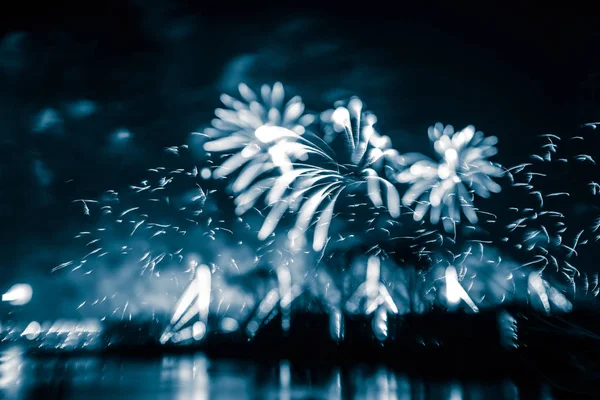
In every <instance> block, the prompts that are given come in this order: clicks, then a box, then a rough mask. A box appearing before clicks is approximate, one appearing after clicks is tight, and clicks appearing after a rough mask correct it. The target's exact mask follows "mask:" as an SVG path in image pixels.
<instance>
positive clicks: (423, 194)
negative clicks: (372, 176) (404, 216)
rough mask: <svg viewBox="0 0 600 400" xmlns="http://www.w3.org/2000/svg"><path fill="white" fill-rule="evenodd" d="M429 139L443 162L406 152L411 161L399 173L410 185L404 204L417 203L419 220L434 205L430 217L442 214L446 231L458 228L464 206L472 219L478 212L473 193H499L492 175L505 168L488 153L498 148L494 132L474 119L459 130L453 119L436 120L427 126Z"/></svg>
mask: <svg viewBox="0 0 600 400" xmlns="http://www.w3.org/2000/svg"><path fill="white" fill-rule="evenodd" d="M427 133H428V135H429V140H431V142H432V143H433V148H434V149H435V152H436V153H437V154H438V156H439V157H440V159H441V162H440V163H436V162H435V161H433V160H431V159H429V158H427V157H426V156H424V155H422V154H419V153H408V154H404V155H403V156H402V158H403V161H404V163H405V164H406V165H407V166H408V167H409V168H407V169H406V170H404V171H402V172H401V173H399V174H398V175H397V176H396V179H397V181H398V182H400V183H409V184H411V187H410V188H409V189H408V190H407V191H406V192H405V193H404V195H403V196H402V204H403V205H405V206H410V205H412V204H414V203H416V204H417V206H416V208H415V212H414V218H415V220H421V219H423V217H424V216H425V214H426V212H427V210H429V209H430V220H431V223H432V224H437V223H438V222H439V221H440V219H441V220H442V223H443V225H444V228H445V230H446V232H453V231H455V224H457V223H459V222H460V220H461V218H460V214H461V211H462V212H463V213H464V214H465V216H466V217H467V219H468V220H469V222H470V223H472V224H476V223H477V222H478V217H477V213H476V208H475V207H474V205H473V200H474V194H476V195H478V196H481V197H489V196H490V193H498V192H500V190H501V187H500V185H498V184H497V183H496V182H494V181H493V179H492V178H498V177H501V176H502V175H503V173H504V170H503V169H502V168H501V167H500V166H499V165H497V164H494V163H492V162H490V161H488V158H489V157H491V156H493V155H495V154H496V153H497V149H496V147H495V145H496V143H497V142H498V139H497V138H496V137H495V136H489V137H485V136H484V135H483V133H482V132H480V131H475V127H473V126H472V125H469V126H467V127H466V128H464V129H463V130H461V131H458V132H455V131H454V127H453V126H452V125H447V126H446V127H444V125H442V124H441V123H437V124H435V125H434V126H432V127H429V130H428V132H427Z"/></svg>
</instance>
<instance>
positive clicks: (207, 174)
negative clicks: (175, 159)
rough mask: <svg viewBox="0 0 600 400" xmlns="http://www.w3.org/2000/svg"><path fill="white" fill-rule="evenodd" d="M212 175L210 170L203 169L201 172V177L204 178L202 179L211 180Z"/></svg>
mask: <svg viewBox="0 0 600 400" xmlns="http://www.w3.org/2000/svg"><path fill="white" fill-rule="evenodd" d="M211 175H212V173H211V172H210V169H209V168H202V170H201V171H200V176H201V177H202V179H210V177H211Z"/></svg>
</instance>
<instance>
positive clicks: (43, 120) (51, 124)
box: [33, 108, 63, 133]
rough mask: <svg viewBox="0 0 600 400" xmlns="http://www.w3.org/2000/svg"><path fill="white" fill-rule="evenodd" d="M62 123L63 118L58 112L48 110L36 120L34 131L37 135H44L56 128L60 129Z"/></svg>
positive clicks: (43, 111)
mask: <svg viewBox="0 0 600 400" xmlns="http://www.w3.org/2000/svg"><path fill="white" fill-rule="evenodd" d="M62 122H63V120H62V117H61V116H60V114H59V113H58V112H57V111H56V110H54V109H53V108H46V109H44V110H42V111H41V112H40V113H39V114H38V115H37V117H36V118H35V122H34V125H33V131H34V132H36V133H44V132H47V131H50V130H52V129H54V128H58V127H59V126H60V125H62Z"/></svg>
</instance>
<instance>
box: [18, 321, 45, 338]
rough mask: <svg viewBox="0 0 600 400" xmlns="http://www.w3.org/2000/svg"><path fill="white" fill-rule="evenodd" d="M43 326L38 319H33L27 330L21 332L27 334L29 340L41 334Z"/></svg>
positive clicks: (23, 334) (22, 334)
mask: <svg viewBox="0 0 600 400" xmlns="http://www.w3.org/2000/svg"><path fill="white" fill-rule="evenodd" d="M41 331H42V327H41V325H40V324H39V322H37V321H31V322H30V323H29V325H27V327H26V328H25V330H24V331H23V332H22V333H21V336H25V337H26V338H27V339H29V340H34V339H35V338H37V337H38V336H39V335H40V332H41Z"/></svg>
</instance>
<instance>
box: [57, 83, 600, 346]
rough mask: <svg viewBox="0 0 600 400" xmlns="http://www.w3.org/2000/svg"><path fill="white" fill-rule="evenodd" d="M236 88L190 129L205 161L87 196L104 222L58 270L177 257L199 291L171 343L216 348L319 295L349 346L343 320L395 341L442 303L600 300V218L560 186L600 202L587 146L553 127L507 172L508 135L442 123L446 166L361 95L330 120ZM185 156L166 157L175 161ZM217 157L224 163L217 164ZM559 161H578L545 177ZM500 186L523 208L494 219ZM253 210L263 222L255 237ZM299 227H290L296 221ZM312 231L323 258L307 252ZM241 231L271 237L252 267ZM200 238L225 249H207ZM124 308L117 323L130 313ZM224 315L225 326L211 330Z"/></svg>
mask: <svg viewBox="0 0 600 400" xmlns="http://www.w3.org/2000/svg"><path fill="white" fill-rule="evenodd" d="M239 92H240V96H241V98H242V100H238V99H235V98H233V97H231V96H228V95H223V96H222V97H221V100H222V102H223V103H224V104H225V106H226V108H225V109H217V110H216V111H215V114H216V116H217V118H216V119H214V120H213V122H212V127H210V128H207V129H205V130H204V131H203V132H202V133H195V134H194V135H195V136H196V137H197V136H198V135H199V136H200V137H202V138H204V139H206V140H205V141H204V143H203V149H204V150H205V151H206V152H208V153H209V155H210V156H211V157H210V159H209V160H208V161H207V163H206V165H201V168H198V167H197V166H196V165H192V164H190V165H188V166H187V168H181V167H182V165H176V166H175V167H173V168H166V167H157V168H151V169H149V171H148V172H149V173H150V177H149V178H148V179H146V180H143V181H142V182H140V183H139V184H137V185H132V186H130V187H129V190H128V191H127V192H126V193H122V194H121V193H117V192H116V191H114V190H109V191H107V192H106V193H105V194H104V195H103V196H102V197H101V198H99V199H78V200H75V201H74V202H75V203H78V204H79V205H80V206H81V207H82V208H83V211H84V214H85V215H86V216H88V217H93V216H97V217H96V218H97V224H98V225H99V226H100V227H99V228H96V229H90V230H88V231H82V232H80V233H79V234H78V235H77V236H76V238H77V239H84V240H85V241H86V244H85V247H86V254H85V255H84V256H82V257H81V258H80V259H78V260H77V261H76V260H72V261H69V262H67V263H64V264H61V265H59V266H57V267H56V268H55V270H60V269H64V268H69V269H70V271H71V272H74V271H76V270H78V269H82V270H85V273H86V274H89V273H92V271H93V266H92V264H93V262H98V261H97V260H98V259H100V258H104V257H106V258H108V257H111V255H112V254H116V253H118V254H119V255H120V256H121V257H128V259H127V260H128V261H126V262H122V263H121V264H129V265H131V264H138V265H139V266H140V275H144V274H149V275H151V276H155V277H157V278H158V277H160V273H161V269H160V266H161V265H164V264H165V263H170V264H182V265H186V266H187V267H183V268H187V269H186V271H185V272H186V273H189V282H190V283H189V286H188V287H187V288H186V289H185V290H180V292H179V293H181V292H183V295H181V296H178V297H179V300H178V302H177V304H176V305H175V308H174V309H173V310H172V315H171V318H170V323H169V325H168V327H167V329H166V330H165V331H164V334H163V337H162V340H161V341H162V342H163V343H165V342H167V341H172V342H185V341H187V340H191V339H194V340H202V339H203V338H204V337H205V335H206V334H207V333H208V332H209V331H210V330H211V329H213V328H212V327H214V326H216V327H217V329H222V330H223V331H227V332H231V331H232V330H235V331H239V332H243V333H244V334H245V335H246V336H247V337H249V338H253V337H254V336H255V335H256V333H257V331H258V330H259V329H260V328H261V327H263V326H265V325H266V324H268V323H269V321H271V320H272V319H273V318H274V316H275V315H276V314H279V317H280V320H281V331H282V332H284V333H285V332H287V331H288V330H289V329H290V321H291V314H292V304H293V303H294V302H295V301H297V299H299V298H301V297H302V296H303V295H305V294H306V295H308V296H310V297H311V298H313V299H318V300H319V301H320V302H321V303H322V304H323V305H324V308H325V310H326V312H327V313H328V314H329V315H330V316H331V318H330V334H331V336H332V338H333V339H334V340H336V341H339V340H342V338H343V337H344V315H345V314H350V315H352V314H360V315H364V316H369V317H370V318H372V324H371V327H372V330H373V333H374V335H375V337H376V338H377V339H378V340H382V341H383V340H386V339H387V338H388V326H387V321H388V315H402V314H407V313H426V312H428V311H432V310H435V309H439V308H441V309H444V310H459V309H464V310H466V311H468V312H475V313H476V312H479V311H480V310H483V309H487V308H494V307H498V306H500V305H509V304H512V303H525V304H529V305H530V306H531V307H533V308H534V309H537V310H540V311H542V312H545V313H549V312H553V311H569V310H571V308H572V306H573V300H574V298H575V297H576V292H577V293H579V296H580V297H584V298H590V297H596V296H597V295H598V292H599V291H600V287H599V283H598V274H597V273H595V274H594V273H592V272H590V275H588V273H587V272H582V271H580V270H579V269H578V268H577V267H576V263H575V261H574V260H575V259H576V258H578V257H579V256H580V253H581V252H582V250H583V249H582V248H583V247H584V246H586V245H588V246H587V247H590V246H589V244H590V243H591V242H592V241H597V240H599V238H600V228H598V226H600V224H599V223H597V221H595V219H594V221H595V222H594V223H593V224H587V225H586V223H582V222H581V221H582V219H581V218H580V217H581V215H583V214H585V215H590V214H593V213H594V212H595V213H596V217H597V214H600V212H598V208H597V206H595V205H590V204H593V202H590V201H589V199H587V198H586V199H585V201H584V202H583V203H576V204H569V203H567V202H564V201H562V202H561V199H564V198H566V197H569V198H573V195H574V194H578V195H579V194H580V191H581V189H577V190H575V191H573V190H572V189H571V188H562V185H565V184H568V185H572V184H573V183H574V181H578V184H580V183H581V182H579V181H581V180H582V181H583V186H582V187H584V188H585V189H586V190H587V196H588V197H589V196H590V193H591V195H592V196H596V195H597V194H599V193H600V185H599V184H598V183H597V182H596V181H594V180H593V179H592V178H593V176H594V175H593V174H592V175H590V171H591V170H592V169H594V168H595V167H596V163H595V159H594V156H593V155H588V154H587V153H586V152H584V150H583V149H582V148H577V146H578V145H580V144H582V142H583V140H584V138H583V137H579V136H575V137H571V138H569V139H568V140H562V139H561V138H560V137H558V136H556V135H543V136H542V138H543V141H544V142H543V144H542V146H541V149H542V153H541V154H537V153H536V154H533V155H532V157H531V158H532V159H531V160H530V162H528V163H524V164H520V165H517V166H514V167H512V168H507V169H505V168H503V167H501V166H500V165H499V164H496V163H494V162H492V161H490V160H489V158H490V157H492V156H494V155H496V153H497V149H496V144H497V139H496V137H494V136H490V137H485V136H484V135H483V133H482V132H479V131H476V130H475V128H474V127H473V126H467V127H466V128H464V129H463V130H461V131H458V132H455V131H454V128H453V127H452V126H451V125H448V126H445V127H444V126H443V125H442V124H440V123H438V124H435V125H434V126H433V127H430V128H429V130H428V136H429V140H430V141H431V142H432V144H433V148H434V150H435V152H436V153H437V154H438V156H439V158H440V161H439V162H435V161H433V160H431V159H429V158H428V157H426V156H424V155H422V154H417V153H406V154H400V153H399V152H398V151H397V150H395V149H393V148H392V144H391V141H390V139H389V138H388V137H387V136H384V135H381V134H380V133H379V132H378V131H377V128H376V123H377V118H376V117H375V115H374V114H373V113H371V112H370V111H368V110H367V109H366V107H365V105H364V104H363V102H362V101H361V100H360V99H359V98H358V97H352V98H350V99H349V100H347V101H338V102H336V103H334V108H333V109H330V110H327V111H325V112H323V113H321V114H319V116H318V120H317V118H316V117H315V115H313V114H308V113H305V106H304V103H303V102H302V99H301V98H300V97H298V96H296V97H293V98H291V99H290V100H288V101H287V102H286V101H285V94H286V93H285V90H284V88H283V85H282V84H281V83H275V84H274V85H273V86H272V87H271V86H268V85H263V86H262V88H261V90H260V93H258V94H257V93H255V92H253V91H252V90H251V89H250V88H249V87H248V86H246V85H245V84H240V85H239ZM565 142H567V143H566V145H564V144H565ZM588 147H589V146H588ZM589 148H593V147H589ZM187 150H188V146H187V145H182V146H172V147H168V148H166V149H165V151H166V153H168V154H170V155H172V156H173V157H174V158H175V159H176V160H177V162H178V163H179V164H181V163H183V161H182V157H181V156H182V155H183V154H185V153H186V152H187ZM561 152H566V153H565V154H562V153H561ZM572 152H574V153H573V154H571V153H572ZM215 157H218V158H219V161H220V162H219V163H218V164H219V165H218V166H216V167H210V168H209V165H211V164H213V163H214V162H215ZM554 164H559V165H560V166H565V167H566V166H568V168H563V169H560V170H559V171H558V172H556V171H554V172H552V173H550V172H544V169H545V168H549V166H550V165H554ZM580 167H586V168H585V170H584V171H579V168H580ZM554 168H555V166H554ZM595 172H597V171H595V169H594V171H593V173H595ZM557 173H559V174H561V175H560V178H559V179H556V178H557V176H556V175H552V174H557ZM234 174H235V175H236V176H235V177H234V178H231V177H232V176H233V175H234ZM569 174H574V175H575V176H574V179H570V178H567V176H569V177H570V176H571V175H569ZM596 176H597V175H596ZM211 177H212V178H215V179H217V180H221V181H224V182H227V183H229V178H231V183H230V184H227V185H226V186H227V190H228V191H229V193H230V194H231V196H230V198H232V199H233V202H234V205H235V214H237V218H236V219H235V220H234V221H230V220H228V219H227V218H226V217H224V216H223V214H224V209H225V208H226V206H223V205H220V204H217V201H216V200H217V197H216V195H215V196H211V195H212V194H213V193H215V192H216V191H215V190H207V189H203V186H205V185H208V182H206V180H207V179H209V178H211ZM575 178H576V179H575ZM201 180H203V182H202V185H201V184H200V182H201ZM215 185H216V186H219V181H217V182H216V183H215ZM501 189H502V190H504V191H506V194H507V197H508V198H510V199H511V200H514V201H515V202H516V203H515V205H514V206H513V207H509V208H508V211H507V209H506V204H505V203H503V204H502V205H501V209H500V210H498V211H497V212H495V213H492V212H490V211H494V210H493V207H491V208H477V207H475V204H474V200H475V196H479V197H482V198H484V199H487V198H489V197H490V195H491V194H492V193H498V192H500V191H501ZM578 190H579V191H578ZM261 200H262V201H263V203H264V205H263V206H261V205H260V201H261ZM480 201H481V202H482V204H483V205H484V206H486V205H488V204H487V203H486V201H485V200H480ZM517 203H518V204H517ZM581 204H586V206H585V207H582V206H581ZM502 206H503V207H504V208H502ZM165 209H169V210H171V211H174V212H170V213H165V212H164V210H165ZM265 210H268V213H267V214H266V216H265V215H264V214H263V211H265ZM486 210H487V211H486ZM401 211H403V212H401ZM427 212H429V214H430V215H429V219H425V218H424V217H425V215H426V213H427ZM461 214H464V216H465V217H466V221H461ZM256 215H259V216H260V220H261V223H262V225H261V227H260V228H259V229H256V230H255V229H254V228H253V223H252V220H253V217H255V216H256ZM242 216H244V217H246V218H247V219H242ZM286 217H291V218H292V219H293V221H292V223H291V226H288V227H286V228H285V229H284V228H283V226H284V224H285V222H283V221H284V220H285V219H286ZM571 218H572V219H571ZM572 220H576V222H575V223H573V222H572ZM589 220H591V219H588V221H589ZM439 222H442V226H443V229H439V227H438V224H439ZM311 229H312V230H313V231H314V233H313V237H312V250H313V252H311V251H310V250H308V249H306V248H305V242H306V239H307V236H308V232H309V230H311ZM242 232H251V233H252V234H255V233H257V235H256V236H257V237H258V239H259V240H261V241H262V243H261V244H257V245H256V246H257V247H256V248H252V246H250V247H249V250H248V251H249V253H248V254H253V257H246V258H253V260H252V262H248V261H249V260H245V265H244V266H243V267H242V268H241V267H240V265H238V263H236V261H235V260H234V258H233V257H231V256H230V254H231V253H227V252H231V251H232V250H231V249H232V248H233V247H235V246H242V245H243V242H242V240H239V239H241V238H242V236H243V235H242ZM283 232H285V234H284V235H282V234H281V233H283ZM172 237H173V238H175V239H171V238H172ZM219 238H221V239H220V240H219ZM498 238H502V239H501V240H498ZM139 239H142V240H141V241H140V240H139ZM199 239H200V240H205V239H206V240H210V241H211V242H217V243H220V246H219V248H218V249H211V248H210V247H208V246H202V245H198V240H199ZM161 240H162V242H161V244H160V245H159V244H158V242H159V241H161ZM284 242H285V243H284ZM116 243H119V245H116ZM140 243H142V244H143V245H142V246H140ZM141 249H143V251H142V250H141ZM198 252H200V253H202V254H201V255H200V256H195V255H194V254H195V253H198ZM313 256H314V259H313V258H312V257H313ZM503 256H504V257H503ZM225 258H227V260H226V261H225V262H223V261H224V259H225ZM547 267H552V268H551V269H552V270H553V271H555V272H559V273H560V274H562V276H563V277H565V279H566V281H567V283H568V287H567V288H565V287H564V286H561V285H560V284H559V282H558V281H557V280H556V279H554V276H553V275H549V274H548V273H547V271H545V270H546V268H547ZM183 268H182V269H183ZM163 279H164V278H163ZM578 285H580V286H578ZM577 287H580V289H579V290H576V288H577ZM569 288H571V289H569ZM247 292H251V293H253V295H252V296H249V297H248V296H245V297H244V298H243V300H241V301H238V303H242V302H243V304H240V310H239V312H237V313H234V314H228V313H227V312H228V310H229V308H230V306H231V305H232V304H234V302H233V300H235V299H233V296H236V295H237V296H239V295H240V294H241V293H247ZM102 301H104V300H100V299H96V300H95V301H94V303H93V304H96V303H98V302H102ZM84 303H85V302H84ZM223 303H225V308H226V310H225V311H224V312H222V311H221V305H222V304H223ZM128 305H129V301H127V303H126V304H125V306H123V308H122V309H120V310H119V309H116V310H114V311H113V312H112V315H115V314H116V313H117V312H118V314H120V317H121V318H124V317H125V315H127V313H128V312H129V318H131V311H130V310H129V311H128V308H127V307H128ZM81 306H83V304H82V305H81ZM81 306H80V307H81ZM213 313H214V314H216V315H218V314H220V315H219V318H220V321H221V322H219V323H216V324H214V323H209V322H210V321H209V315H212V314H213Z"/></svg>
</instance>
